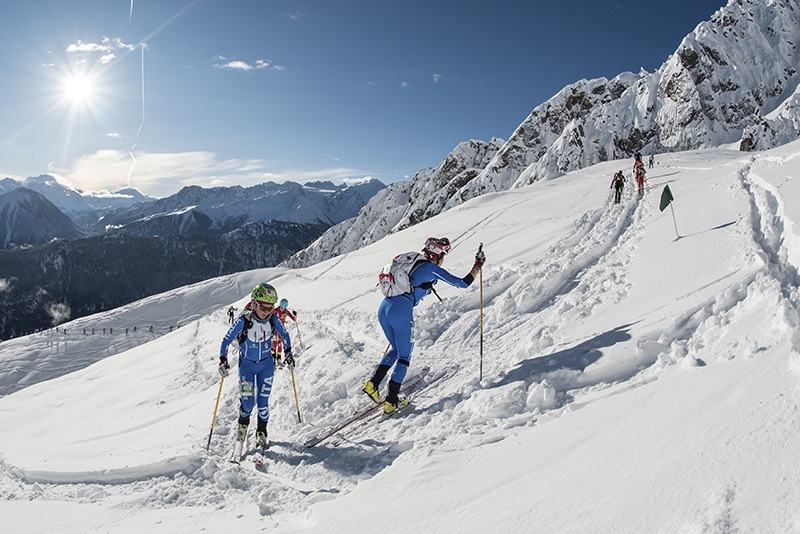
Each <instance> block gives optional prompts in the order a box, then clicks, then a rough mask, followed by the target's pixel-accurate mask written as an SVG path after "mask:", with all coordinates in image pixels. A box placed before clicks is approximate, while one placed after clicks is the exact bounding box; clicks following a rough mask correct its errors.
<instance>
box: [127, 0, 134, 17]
mask: <svg viewBox="0 0 800 534" xmlns="http://www.w3.org/2000/svg"><path fill="white" fill-rule="evenodd" d="M132 20H133V0H131V13H130V15H128V22H130V21H132Z"/></svg>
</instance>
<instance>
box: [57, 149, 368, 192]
mask: <svg viewBox="0 0 800 534" xmlns="http://www.w3.org/2000/svg"><path fill="white" fill-rule="evenodd" d="M135 156H136V168H135V170H134V172H133V174H132V175H131V176H130V182H128V171H129V170H130V163H131V159H130V154H129V153H128V152H127V151H120V150H100V151H98V152H96V153H94V154H88V155H84V156H82V157H80V158H77V159H75V160H73V161H72V162H71V163H70V164H69V167H67V168H55V166H54V165H52V164H51V165H50V168H49V171H50V172H51V173H56V174H57V175H59V176H61V177H63V178H64V180H65V181H68V182H70V183H72V184H74V185H73V187H75V188H78V189H82V190H85V191H100V190H107V191H118V190H119V189H123V188H125V187H134V188H136V189H138V190H139V191H141V192H142V193H144V194H147V195H151V196H155V197H165V196H169V195H171V194H174V193H176V192H177V191H178V190H179V189H181V188H182V187H184V186H187V185H199V186H201V187H215V186H234V185H241V186H251V185H256V184H261V183H264V182H269V181H272V182H279V183H282V182H287V181H291V182H300V183H303V182H308V181H315V180H331V179H349V177H352V176H364V174H365V173H363V172H359V171H356V170H355V169H349V168H345V167H336V168H329V169H317V170H310V171H309V170H305V169H300V170H294V169H285V170H278V171H276V170H275V169H274V166H275V164H274V163H272V162H269V161H266V160H261V159H227V160H221V159H219V157H218V155H217V154H216V153H214V152H206V151H196V152H180V153H148V152H137V153H135Z"/></svg>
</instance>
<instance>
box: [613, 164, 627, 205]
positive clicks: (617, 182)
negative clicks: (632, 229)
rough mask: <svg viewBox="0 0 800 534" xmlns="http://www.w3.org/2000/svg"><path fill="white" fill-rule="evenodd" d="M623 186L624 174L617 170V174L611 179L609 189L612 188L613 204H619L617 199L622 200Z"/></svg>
mask: <svg viewBox="0 0 800 534" xmlns="http://www.w3.org/2000/svg"><path fill="white" fill-rule="evenodd" d="M624 188H625V175H624V174H622V171H621V170H619V171H617V174H615V175H614V179H613V180H611V189H613V190H614V204H619V201H620V200H622V190H623V189H624Z"/></svg>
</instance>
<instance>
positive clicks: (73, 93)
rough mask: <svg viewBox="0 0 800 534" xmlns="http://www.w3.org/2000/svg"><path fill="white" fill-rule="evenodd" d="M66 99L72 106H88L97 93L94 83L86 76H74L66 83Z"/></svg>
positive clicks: (64, 88) (64, 89)
mask: <svg viewBox="0 0 800 534" xmlns="http://www.w3.org/2000/svg"><path fill="white" fill-rule="evenodd" d="M63 91H64V97H65V99H66V100H67V101H69V102H70V103H72V104H88V103H89V102H91V100H92V97H93V96H94V93H95V88H94V83H93V82H92V80H91V79H90V78H89V77H87V76H84V75H78V74H76V75H73V76H71V77H70V78H68V79H66V80H65V81H64V87H63Z"/></svg>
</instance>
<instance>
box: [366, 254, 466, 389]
mask: <svg viewBox="0 0 800 534" xmlns="http://www.w3.org/2000/svg"><path fill="white" fill-rule="evenodd" d="M468 278H469V280H468V281H467V280H465V279H463V278H458V277H457V276H455V275H453V274H450V273H449V272H447V271H445V270H444V269H442V268H441V267H439V266H438V265H436V264H435V263H433V262H430V261H422V262H421V263H420V264H419V265H417V267H415V268H414V270H413V271H411V276H409V280H410V281H411V287H412V288H413V289H412V292H411V293H405V294H403V295H395V296H394V297H386V298H385V299H383V302H381V305H380V307H379V308H378V322H380V324H381V328H382V329H383V333H384V335H386V339H388V340H389V344H390V345H391V348H390V349H389V351H388V352H387V353H386V355H385V356H384V357H383V359H382V360H381V363H380V365H386V366H389V367H391V366H392V365H394V364H395V362H398V363H399V364H400V365H397V366H395V368H394V371H393V372H392V381H393V382H397V383H398V384H402V383H403V379H404V378H405V377H406V371H407V370H408V366H409V365H410V364H411V351H412V350H413V349H414V306H416V305H417V304H418V303H419V301H421V300H422V299H423V298H424V297H425V296H427V295H429V294H430V293H431V291H433V282H435V281H437V280H444V281H445V282H447V283H448V284H450V285H452V286H455V287H461V288H465V287H468V286H469V285H470V283H471V282H472V277H471V276H469V275H468Z"/></svg>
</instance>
